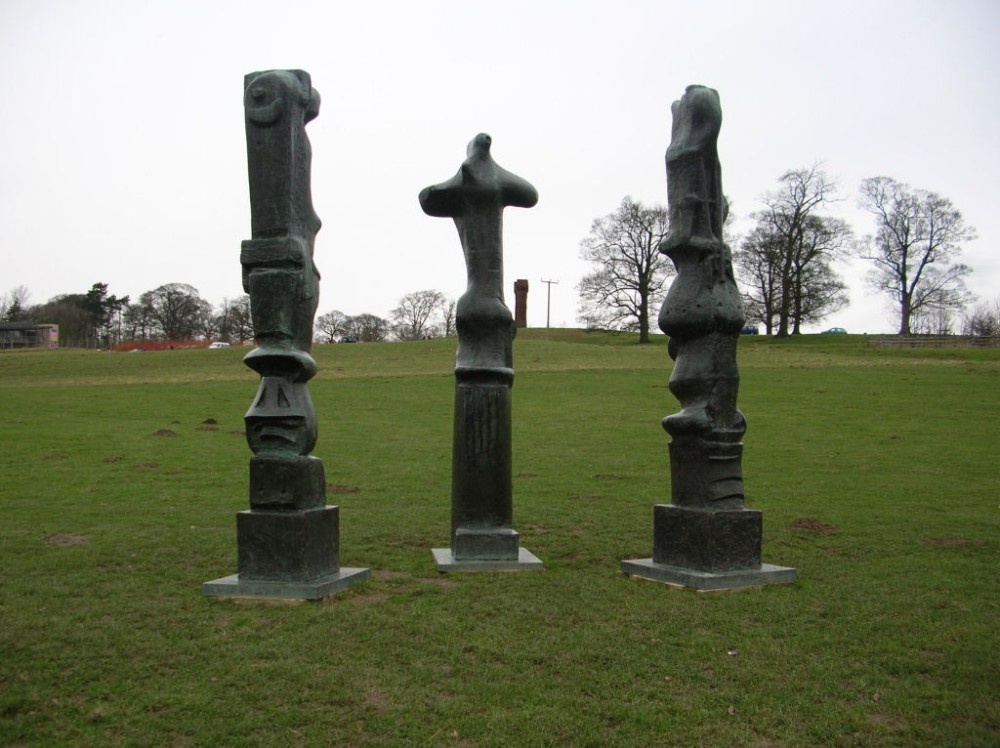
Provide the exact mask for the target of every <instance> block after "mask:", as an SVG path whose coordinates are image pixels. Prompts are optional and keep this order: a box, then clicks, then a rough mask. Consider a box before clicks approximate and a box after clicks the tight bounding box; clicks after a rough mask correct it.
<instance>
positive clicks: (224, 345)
mask: <svg viewBox="0 0 1000 748" xmlns="http://www.w3.org/2000/svg"><path fill="white" fill-rule="evenodd" d="M208 347H209V348H228V347H229V343H212V344H211V345H209V346H208Z"/></svg>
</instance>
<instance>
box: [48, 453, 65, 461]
mask: <svg viewBox="0 0 1000 748" xmlns="http://www.w3.org/2000/svg"><path fill="white" fill-rule="evenodd" d="M42 459H43V460H65V459H66V455H64V454H62V453H60V452H53V453H51V454H47V455H43V456H42Z"/></svg>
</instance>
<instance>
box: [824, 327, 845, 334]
mask: <svg viewBox="0 0 1000 748" xmlns="http://www.w3.org/2000/svg"><path fill="white" fill-rule="evenodd" d="M820 335H847V330H845V329H844V328H843V327H831V328H830V329H829V330H823V332H821V333H820Z"/></svg>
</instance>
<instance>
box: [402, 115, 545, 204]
mask: <svg viewBox="0 0 1000 748" xmlns="http://www.w3.org/2000/svg"><path fill="white" fill-rule="evenodd" d="M492 145H493V138H491V137H490V136H489V135H487V134H486V133H484V132H481V133H479V134H478V135H476V137H474V138H473V139H472V140H471V141H469V145H468V146H467V147H466V149H465V153H466V159H465V161H463V162H462V166H461V168H459V170H458V173H457V174H456V175H455V176H453V177H452V178H451V179H449V180H448V181H446V182H441V183H440V184H435V185H431V186H430V187H425V188H424V189H422V190H421V191H420V198H419V199H420V207H421V208H422V209H423V211H424V213H426V214H427V215H429V216H436V217H438V218H461V217H462V216H464V215H465V214H466V213H467V212H468V211H469V209H470V208H471V207H472V206H474V205H480V206H484V205H487V206H493V207H498V208H500V209H503V208H505V207H507V206H514V207H516V208H530V207H532V206H533V205H534V204H535V203H537V202H538V191H537V190H536V189H535V188H534V187H532V186H531V185H530V184H529V183H528V182H527V181H525V180H524V179H521V177H518V176H516V175H514V174H511V173H510V172H509V171H507V170H506V169H504V168H502V167H500V166H498V165H497V163H496V162H495V161H494V160H493V156H492V155H491V154H490V146H492Z"/></svg>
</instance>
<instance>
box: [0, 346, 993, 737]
mask: <svg viewBox="0 0 1000 748" xmlns="http://www.w3.org/2000/svg"><path fill="white" fill-rule="evenodd" d="M657 341H658V342H656V343H654V344H653V345H650V346H638V345H635V338H634V336H629V335H620V336H613V335H607V334H600V333H593V334H586V333H580V332H574V331H562V330H551V331H545V330H527V331H522V332H521V333H520V334H519V336H518V338H517V340H516V341H515V368H516V370H517V377H516V381H515V388H514V472H515V497H514V501H515V504H514V510H515V527H516V529H518V530H519V532H520V533H521V539H522V543H523V545H524V546H525V547H526V548H528V549H530V550H531V551H532V552H534V553H535V554H536V555H538V556H539V557H540V558H541V559H542V560H543V561H544V562H545V565H546V568H545V571H543V572H533V573H523V574H468V575H462V574H454V575H447V576H441V575H438V574H437V572H436V571H435V568H434V564H433V559H432V557H431V553H430V548H431V547H434V546H442V545H447V542H448V528H449V514H448V512H449V490H450V440H451V408H452V397H453V386H454V382H453V375H452V371H453V367H454V348H455V341H454V340H453V339H452V340H435V341H421V342H416V343H392V344H377V345H341V346H318V347H317V348H315V349H314V354H315V356H316V358H317V360H318V362H319V365H320V373H319V375H318V376H317V377H316V379H315V380H313V382H311V384H310V390H311V392H312V395H313V399H314V401H315V403H316V407H317V411H318V414H319V417H320V439H319V443H318V445H317V447H316V450H315V454H316V455H317V456H318V457H320V458H322V459H323V461H324V464H325V466H326V472H327V480H328V482H329V483H330V484H332V485H335V486H339V487H341V488H340V489H339V491H338V492H337V493H331V494H330V495H329V497H328V498H329V500H330V502H331V503H337V504H339V505H340V506H341V541H342V556H341V561H342V563H343V564H344V565H345V566H367V567H371V569H372V572H373V578H372V580H371V581H370V582H368V583H366V584H364V585H361V586H359V587H356V588H353V589H351V590H350V591H348V592H345V593H343V594H342V595H340V596H338V597H337V598H335V599H334V600H333V601H331V602H330V603H329V604H324V605H316V604H307V605H297V606H284V605H277V606H275V605H237V604H233V603H226V602H219V601H211V600H208V599H206V598H204V597H202V595H201V593H200V589H199V586H200V584H201V583H202V582H204V581H206V580H209V579H214V578H217V577H220V576H223V575H226V574H230V573H233V572H234V571H235V564H236V541H235V513H236V512H237V511H239V510H241V509H244V508H246V506H247V498H246V494H247V462H248V459H249V456H250V452H249V449H248V448H247V446H246V442H245V440H244V438H243V436H242V435H241V431H242V414H243V412H244V411H245V410H246V408H247V407H248V405H249V403H250V400H251V399H252V397H253V394H254V392H255V388H256V381H257V377H256V375H254V374H253V373H252V372H250V371H249V370H247V369H246V368H245V367H244V366H243V365H242V364H241V363H240V359H241V357H242V355H243V354H244V353H245V350H243V351H241V350H239V349H224V350H212V351H209V350H196V351H165V352H160V353H142V354H127V353H122V354H111V353H95V352H86V351H54V352H32V353H11V354H3V355H0V404H2V406H3V412H4V414H5V417H4V419H3V420H2V421H0V439H2V443H3V444H4V447H5V460H4V464H5V476H4V480H3V481H2V483H0V513H2V514H0V562H2V563H3V571H2V573H0V744H3V745H15V746H16V745H32V746H35V745H37V746H48V745H85V746H87V745H92V746H114V745H136V746H149V745H171V746H185V745H198V746H201V745H213V746H216V745H222V746H226V745H231V746H258V745H259V746H276V745H277V746H283V745H290V746H297V745H318V746H327V745H417V746H422V745H428V746H437V745H442V746H452V745H454V746H501V745H503V746H511V745H517V746H520V745H525V746H536V745H537V746H545V745H555V746H588V745H591V746H606V745H621V746H631V745H637V746H650V745H665V746H666V745H682V746H683V745H723V746H734V745H747V746H762V747H763V746H769V747H774V746H802V745H843V746H854V745H877V746H911V745H934V746H939V745H961V746H976V745H981V746H988V745H996V744H997V743H998V741H1000V715H998V708H997V704H998V701H1000V698H998V697H1000V688H998V685H997V684H998V683H1000V673H998V668H997V662H998V657H997V655H996V646H997V637H996V622H997V619H998V612H1000V610H998V608H1000V606H998V600H1000V596H998V594H997V583H996V573H997V559H998V554H997V537H998V532H997V531H998V525H1000V522H998V513H1000V512H998V508H1000V507H998V498H997V467H996V466H997V455H998V452H997V444H998V443H1000V418H998V416H1000V407H998V402H1000V401H998V396H997V392H998V385H1000V351H991V350H979V349H969V350H966V349H962V350H943V351H942V350H927V351H924V350H921V351H911V350H882V349H869V348H867V347H866V346H865V343H864V339H863V338H862V337H860V336H803V337H801V338H796V339H793V340H784V341H776V340H774V339H768V338H764V337H760V338H756V339H750V338H744V339H742V340H741V345H740V368H741V374H742V385H741V395H740V403H741V407H742V408H743V409H744V411H745V412H746V414H747V418H748V421H749V431H748V432H747V435H746V439H745V442H746V451H745V457H744V474H745V480H746V488H747V491H748V501H749V503H750V504H751V505H752V506H754V507H755V508H759V509H762V510H763V511H764V559H765V561H768V562H770V563H777V564H782V565H788V566H794V567H796V568H797V569H798V572H799V581H798V582H797V583H795V584H794V585H791V586H784V587H770V588H765V589H754V590H743V591H739V592H731V593H714V594H698V593H694V592H691V591H680V590H672V589H669V588H667V587H665V586H661V585H657V584H652V583H648V582H641V581H636V580H631V579H628V578H626V577H623V576H622V575H621V574H620V573H619V570H618V567H619V562H620V560H622V559H626V558H636V557H648V556H649V555H650V551H651V543H652V505H653V504H654V503H657V502H665V501H667V497H668V496H669V474H668V470H667V465H666V440H667V437H666V434H665V433H664V432H663V431H662V429H661V428H660V425H659V421H660V419H661V418H662V417H663V416H664V415H667V414H669V413H672V412H675V411H676V409H677V405H676V401H675V400H674V398H673V397H672V396H671V394H670V392H669V390H668V389H667V387H666V384H667V379H668V376H669V366H670V362H669V360H668V359H667V356H666V351H665V346H664V345H663V342H662V339H657ZM208 419H214V420H216V421H217V422H218V423H217V424H216V425H214V428H213V427H212V425H211V424H206V423H204V422H205V421H206V420H208ZM165 431H169V432H173V434H175V435H173V436H163V435H155V434H157V433H163V432H165ZM353 489H357V490H356V491H354V490H353ZM802 518H812V519H814V520H818V521H819V522H820V523H823V525H826V526H829V529H828V530H827V531H825V532H824V531H822V530H821V529H820V530H816V529H801V528H798V527H795V526H793V522H795V520H797V519H802ZM817 526H818V527H822V526H821V525H817ZM731 653H732V654H731Z"/></svg>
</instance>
